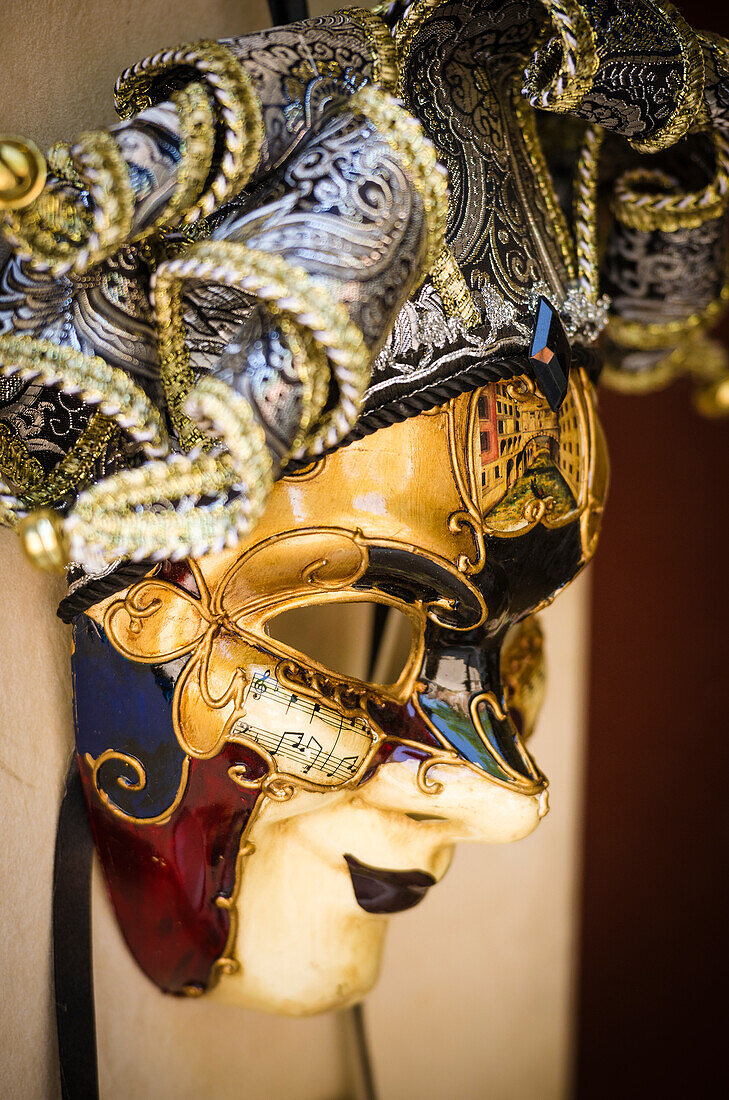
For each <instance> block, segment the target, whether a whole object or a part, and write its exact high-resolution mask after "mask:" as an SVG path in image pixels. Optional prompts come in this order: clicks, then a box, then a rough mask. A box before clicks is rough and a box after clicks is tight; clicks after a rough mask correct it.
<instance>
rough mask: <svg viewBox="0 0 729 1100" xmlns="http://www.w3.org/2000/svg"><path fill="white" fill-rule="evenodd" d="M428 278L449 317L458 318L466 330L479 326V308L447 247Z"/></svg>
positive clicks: (445, 246) (446, 246)
mask: <svg viewBox="0 0 729 1100" xmlns="http://www.w3.org/2000/svg"><path fill="white" fill-rule="evenodd" d="M430 277H431V279H432V281H433V286H434V287H435V289H436V290H437V291H438V293H439V294H440V296H441V300H442V302H443V305H444V307H445V309H446V311H447V312H448V313H449V314H450V315H451V317H459V318H460V319H461V321H463V323H464V325H466V326H467V327H468V328H473V327H474V326H476V325H480V324H481V313H480V311H479V308H478V306H477V305H476V303H475V301H474V300H473V295H472V294H471V291H470V288H469V286H468V283H467V282H466V280H465V278H464V276H463V272H462V271H461V269H460V267H459V266H458V261H457V260H456V258H455V256H454V255H453V253H452V251H451V249H450V248H449V247H448V245H444V247H443V249H442V251H441V253H440V255H439V256H438V258H437V260H436V261H435V263H434V264H433V267H432V268H431V272H430Z"/></svg>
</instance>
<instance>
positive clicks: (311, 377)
mask: <svg viewBox="0 0 729 1100" xmlns="http://www.w3.org/2000/svg"><path fill="white" fill-rule="evenodd" d="M266 308H267V309H268V312H269V313H270V314H271V316H272V317H273V319H274V320H275V321H276V324H277V325H278V326H279V328H280V329H281V332H282V335H283V337H284V339H285V341H286V343H287V344H288V347H289V351H290V352H291V355H292V358H293V365H294V370H295V371H296V375H297V377H298V379H299V382H300V383H301V420H300V421H299V429H298V431H297V433H296V437H295V439H294V441H293V443H292V445H291V453H294V452H296V451H298V450H300V449H301V448H302V447H304V445H305V444H306V441H307V439H308V436H309V432H310V430H311V429H312V428H313V427H314V425H315V424H316V422H317V420H318V419H319V417H320V416H321V414H322V411H323V409H324V406H325V405H326V403H327V398H328V397H329V375H330V371H329V360H328V359H327V357H326V353H325V351H324V349H323V348H322V347H321V346H320V345H319V344H317V342H316V340H315V339H314V337H313V335H312V333H311V331H310V330H309V329H307V328H304V326H303V325H302V324H300V323H299V322H298V321H296V320H294V318H293V317H289V316H287V315H286V314H285V313H282V312H281V310H279V309H277V308H276V306H272V305H271V304H270V303H269V304H268V305H267V307H266Z"/></svg>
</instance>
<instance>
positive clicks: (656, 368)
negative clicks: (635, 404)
mask: <svg viewBox="0 0 729 1100" xmlns="http://www.w3.org/2000/svg"><path fill="white" fill-rule="evenodd" d="M682 374H689V375H691V378H692V380H693V381H694V382H695V383H697V384H698V385H699V386H700V387H701V389H700V390H699V391H695V392H694V404H696V405H697V407H698V409H699V411H700V412H701V413H703V414H704V415H722V416H724V415H726V412H727V409H726V408H722V409H716V410H715V411H714V412H713V413H712V412H711V411H710V409H709V408H708V407H707V405H708V402H709V400H710V393H711V390H712V389H713V388H715V387H716V386H717V384H720V383H722V382H724V381H725V380H726V379H727V378H729V369H728V360H727V352H726V349H725V348H724V347H723V345H722V344H720V343H719V341H718V340H714V339H712V337H711V336H709V335H707V333H705V332H704V331H703V330H696V331H695V332H694V333H691V334H689V336H688V337H687V338H685V339H683V340H682V341H681V343H679V344H677V346H676V347H674V348H673V349H672V350H670V351H668V352H667V354H666V355H665V356H664V357H662V358H661V359H660V360H659V361H658V362H657V363H655V364H654V365H653V366H652V367H650V368H649V369H648V370H642V371H627V370H621V369H620V368H619V367H615V366H613V365H612V364H611V362H610V358H609V356H608V358H607V361H606V363H605V366H604V367H603V370H602V373H601V374H600V381H601V382H604V383H605V385H606V386H607V387H608V389H611V390H615V391H616V392H618V393H627V394H644V393H655V392H656V391H657V390H662V389H665V388H666V386H668V385H670V383H671V382H673V381H675V379H676V378H679V377H680V376H681V375H682Z"/></svg>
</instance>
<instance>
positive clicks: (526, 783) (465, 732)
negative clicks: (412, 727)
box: [414, 635, 547, 794]
mask: <svg viewBox="0 0 729 1100" xmlns="http://www.w3.org/2000/svg"><path fill="white" fill-rule="evenodd" d="M437 640H438V642H439V643H440V644H438V645H437V646H433V647H432V648H431V649H430V651H429V655H428V657H427V658H426V662H425V665H424V668H423V673H424V676H423V680H422V682H421V683H420V685H419V688H420V689H421V690H419V691H418V693H417V695H416V696H415V699H414V703H415V706H416V709H417V710H419V712H420V714H421V717H422V719H423V720H424V722H425V723H426V724H427V726H428V728H429V730H430V731H431V732H432V733H433V735H434V736H435V737H436V738H437V740H438V741H439V742H440V743H441V744H442V745H443V747H444V748H446V749H451V750H452V751H455V752H456V753H457V754H458V756H460V757H461V758H462V759H463V760H464V761H466V762H468V764H470V765H471V766H472V767H474V768H477V769H479V770H480V771H482V772H484V773H485V775H487V776H488V777H489V778H490V779H492V780H494V781H495V782H496V783H498V784H500V785H502V786H505V787H509V788H512V789H514V790H516V791H519V792H520V793H523V794H538V793H539V792H540V791H542V790H544V789H545V788H546V786H547V780H546V777H545V776H544V775H543V774H542V772H541V771H540V770H539V768H538V767H537V765H536V763H535V762H534V760H533V759H532V757H531V755H530V754H529V753H528V752H527V750H526V748H525V747H524V744H523V742H522V740H521V737H520V732H519V729H518V728H517V726H516V724H515V723H514V720H513V718H512V716H511V715H510V713H509V711H508V709H507V708H506V706H505V704H504V702H503V690H502V685H501V660H500V658H501V645H500V643H499V642H496V641H493V642H491V644H486V645H484V644H483V640H481V644H464V643H463V642H462V641H460V640H457V639H455V638H454V636H453V635H450V637H448V636H441V637H440V638H438V639H437Z"/></svg>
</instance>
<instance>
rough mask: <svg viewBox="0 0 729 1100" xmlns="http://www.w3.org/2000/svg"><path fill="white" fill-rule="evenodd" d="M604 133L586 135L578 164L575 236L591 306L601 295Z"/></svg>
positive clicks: (594, 130) (580, 278)
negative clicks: (599, 247)
mask: <svg viewBox="0 0 729 1100" xmlns="http://www.w3.org/2000/svg"><path fill="white" fill-rule="evenodd" d="M602 140H603V130H602V127H601V126H591V127H590V128H589V129H588V130H587V131H586V132H585V136H584V139H583V143H582V148H581V149H580V155H579V157H578V160H577V178H576V181H575V185H574V187H575V194H574V233H575V254H576V259H577V282H578V284H579V287H580V290H581V291H582V292H583V293H584V294H585V295H586V296H587V298H588V299H589V300H590V301H591V302H596V301H597V299H598V296H599V294H600V269H599V262H598V252H597V185H598V176H599V170H600V149H601V147H602Z"/></svg>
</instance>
